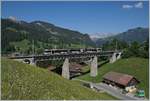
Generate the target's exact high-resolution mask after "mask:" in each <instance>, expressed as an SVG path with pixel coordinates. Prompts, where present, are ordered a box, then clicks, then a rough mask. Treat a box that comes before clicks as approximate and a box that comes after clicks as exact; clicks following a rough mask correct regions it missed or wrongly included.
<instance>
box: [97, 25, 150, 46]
mask: <svg viewBox="0 0 150 101" xmlns="http://www.w3.org/2000/svg"><path fill="white" fill-rule="evenodd" d="M148 38H149V28H142V27H137V28H133V29H129V30H127V31H126V32H123V33H119V34H117V35H114V36H110V37H107V38H100V39H98V40H97V41H96V42H95V43H96V44H97V45H99V46H101V45H102V44H104V43H106V42H107V41H110V40H112V39H118V40H121V41H125V42H127V43H131V42H133V41H137V42H140V43H141V42H143V41H145V40H146V39H148Z"/></svg>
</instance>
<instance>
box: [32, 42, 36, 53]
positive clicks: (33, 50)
mask: <svg viewBox="0 0 150 101" xmlns="http://www.w3.org/2000/svg"><path fill="white" fill-rule="evenodd" d="M34 52H35V49H34V40H32V54H33V55H34Z"/></svg>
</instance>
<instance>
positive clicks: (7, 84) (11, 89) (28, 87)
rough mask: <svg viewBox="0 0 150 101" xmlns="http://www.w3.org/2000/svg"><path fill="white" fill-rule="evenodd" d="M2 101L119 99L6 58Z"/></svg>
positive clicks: (3, 72)
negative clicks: (6, 100) (19, 100)
mask: <svg viewBox="0 0 150 101" xmlns="http://www.w3.org/2000/svg"><path fill="white" fill-rule="evenodd" d="M1 70H2V89H1V90H2V95H1V98H2V99H24V100H27V99H30V100H36V99H40V100H43V99H115V98H114V97H112V96H110V95H108V94H106V93H97V92H95V91H92V90H91V89H89V88H85V87H83V86H81V85H79V84H78V83H76V82H74V81H69V80H66V79H63V78H62V77H61V76H59V75H57V74H55V73H52V72H49V71H47V70H44V69H42V68H37V67H34V66H29V65H27V64H23V63H19V62H16V61H12V60H7V59H4V58H2V68H1Z"/></svg>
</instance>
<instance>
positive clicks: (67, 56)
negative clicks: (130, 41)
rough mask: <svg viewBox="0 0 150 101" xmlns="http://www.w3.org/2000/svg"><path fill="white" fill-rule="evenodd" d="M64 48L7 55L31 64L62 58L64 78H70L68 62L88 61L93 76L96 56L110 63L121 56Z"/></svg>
mask: <svg viewBox="0 0 150 101" xmlns="http://www.w3.org/2000/svg"><path fill="white" fill-rule="evenodd" d="M95 50H96V51H95ZM69 51H70V50H68V49H65V50H61V49H56V50H50V51H45V52H46V53H45V54H42V55H30V56H13V57H9V58H10V59H14V60H17V61H20V62H23V63H28V64H31V65H36V62H37V61H46V60H56V61H57V60H63V61H64V63H63V66H62V76H63V77H64V78H66V79H70V73H69V62H72V61H76V62H84V61H90V67H91V68H90V76H92V77H95V76H97V74H98V71H97V68H98V64H97V61H98V57H108V58H109V62H110V63H114V62H115V61H116V60H118V59H120V58H121V54H122V52H120V51H97V49H92V50H90V51H85V50H83V49H78V50H75V51H74V52H73V51H71V52H69ZM49 52H50V53H49Z"/></svg>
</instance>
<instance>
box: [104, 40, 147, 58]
mask: <svg viewBox="0 0 150 101" xmlns="http://www.w3.org/2000/svg"><path fill="white" fill-rule="evenodd" d="M102 49H103V50H123V55H122V57H123V58H129V57H142V58H149V39H147V40H146V41H144V42H142V43H139V42H137V41H133V42H131V43H127V42H125V41H121V40H117V39H112V40H111V41H107V42H106V43H105V44H103V45H102Z"/></svg>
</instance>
